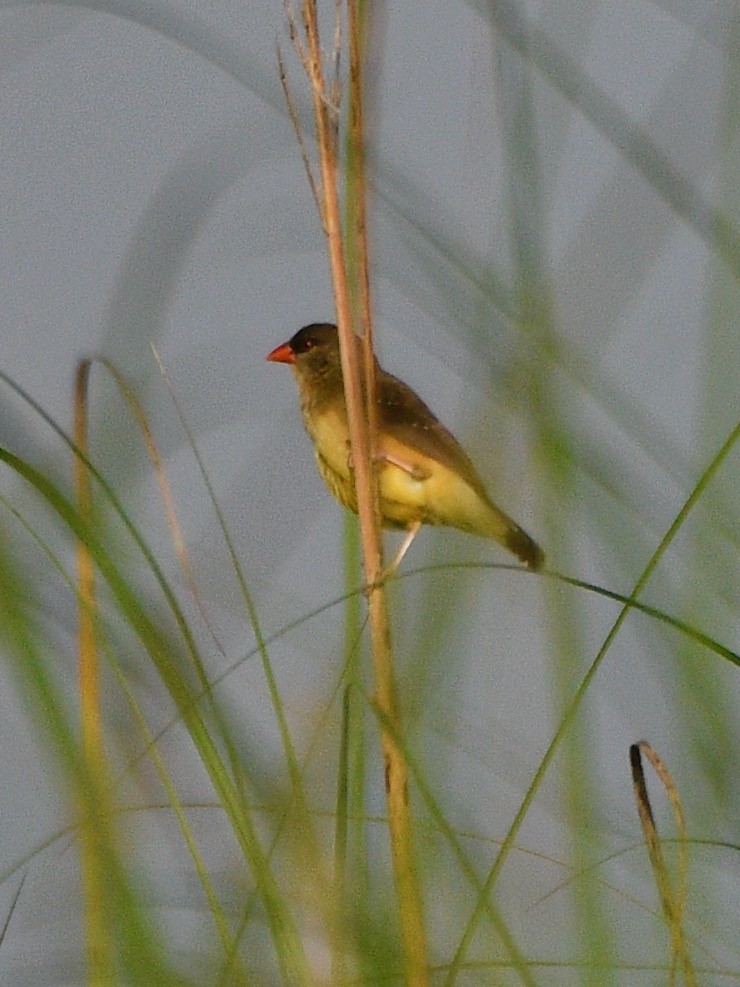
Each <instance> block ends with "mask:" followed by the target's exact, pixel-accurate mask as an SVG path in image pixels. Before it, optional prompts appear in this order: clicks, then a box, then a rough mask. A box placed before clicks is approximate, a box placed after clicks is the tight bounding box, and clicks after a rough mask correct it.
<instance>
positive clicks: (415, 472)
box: [347, 441, 429, 544]
mask: <svg viewBox="0 0 740 987" xmlns="http://www.w3.org/2000/svg"><path fill="white" fill-rule="evenodd" d="M347 447H348V448H347V469H348V470H349V471H350V473H351V472H353V470H354V468H355V464H354V460H353V458H352V448H351V447H350V445H349V441H347ZM375 462H376V463H388V464H389V465H390V466H397V467H398V469H400V470H403V471H404V473H408V475H409V476H410V477H411V478H412V479H413V480H427V479H428V478H429V473H428V472H427V470H423V469H421V467H420V466H414V464H413V463H406V462H404V460H403V459H399V458H398V457H397V456H393V455H392V454H391V453H389V452H376V453H375ZM409 544H410V543H409Z"/></svg>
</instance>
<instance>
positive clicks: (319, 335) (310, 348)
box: [267, 322, 342, 382]
mask: <svg viewBox="0 0 740 987" xmlns="http://www.w3.org/2000/svg"><path fill="white" fill-rule="evenodd" d="M267 359H268V360H271V361H272V362H273V363H287V364H290V366H292V367H293V369H294V371H295V373H296V376H297V377H298V378H299V379H300V378H303V379H304V380H307V381H316V382H318V381H319V380H322V379H326V378H327V377H333V376H335V375H337V374H338V375H339V376H340V379H341V372H342V364H341V358H340V354H339V336H338V334H337V327H336V326H335V325H332V324H331V323H329V322H315V323H313V324H312V325H310V326H304V327H303V329H299V330H298V332H297V333H296V334H295V336H293V337H292V338H291V339H289V340H288V342H287V343H283V344H282V345H281V346H277V347H275V349H274V350H273V351H272V352H271V353H268V355H267Z"/></svg>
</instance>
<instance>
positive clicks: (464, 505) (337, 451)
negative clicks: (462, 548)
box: [267, 322, 544, 575]
mask: <svg viewBox="0 0 740 987" xmlns="http://www.w3.org/2000/svg"><path fill="white" fill-rule="evenodd" d="M267 359H268V360H270V361H271V362H273V363H285V364H288V365H289V366H290V367H291V369H292V370H293V374H294V376H295V379H296V382H297V384H298V392H299V398H300V404H301V413H302V416H303V423H304V426H305V429H306V431H307V432H308V435H309V437H310V438H311V441H312V443H313V449H314V454H315V457H316V463H317V466H318V469H319V473H320V474H321V476H322V478H323V480H324V482H325V483H326V486H327V487H328V488H329V490H330V491H331V493H332V494H333V495H334V497H336V499H337V500H338V501H339V502H340V504H342V506H344V507H347V508H349V509H350V510H352V511H354V512H355V513H357V491H356V488H355V478H354V470H353V468H352V456H351V447H350V438H349V425H348V421H347V406H346V402H345V396H344V385H343V378H342V364H341V358H340V350H339V334H338V331H337V327H336V326H335V325H334V324H333V323H329V322H315V323H312V324H311V325H308V326H304V327H303V328H302V329H300V330H299V331H298V332H297V333H295V335H294V336H292V337H291V338H290V339H289V340H288V342H287V343H282V344H281V345H280V346H277V347H275V349H274V350H272V351H271V352H270V353H269V354H268V355H267ZM375 371H376V400H377V416H376V417H377V438H376V445H375V458H376V461H377V464H378V490H379V503H380V515H381V519H382V522H383V525H384V527H387V528H396V529H401V530H405V531H406V537H405V538H404V540H403V543H402V544H401V547H400V549H399V551H398V553H397V555H396V557H395V559H394V561H393V563H392V565H391V566H390V567H389V568H388V570H386V575H388V574H390V573H391V572H393V571H394V570H395V569H396V567H397V566H398V565H399V564H400V562H401V559H402V558H403V557H404V555H405V554H406V551H407V550H408V548H409V546H410V545H411V542H412V541H413V540H414V538H415V536H416V534H417V533H418V531H419V529H420V528H421V526H422V525H423V524H430V525H448V526H450V527H453V528H459V529H460V530H462V531H466V532H469V533H471V534H475V535H479V536H481V537H483V538H490V539H492V540H493V541H495V542H497V543H498V544H499V545H502V546H503V547H504V548H506V549H508V551H509V552H511V553H512V554H513V555H515V556H516V557H517V558H518V559H519V560H520V562H522V563H524V565H525V566H527V567H528V568H529V569H532V570H535V571H536V570H539V569H541V568H542V566H543V565H544V554H543V552H542V549H541V548H540V547H539V545H537V543H536V542H535V541H534V540H533V539H532V538H530V536H529V535H528V534H527V533H526V531H524V530H523V529H522V528H520V527H519V525H518V524H517V523H516V522H515V521H513V520H512V518H510V517H509V516H508V514H505V513H504V512H503V511H502V510H501V509H500V508H498V507H497V506H496V505H495V504H494V503H493V502H492V501H491V499H490V498H489V496H488V494H487V492H486V489H485V487H484V485H483V481H482V480H481V479H480V477H479V475H478V473H477V471H476V469H475V466H474V465H473V463H472V460H471V459H470V457H469V456H468V455H467V453H466V452H465V451H464V450H463V448H462V446H461V445H460V443H459V442H458V441H457V439H456V438H455V437H454V436H453V435H452V434H451V433H450V432H448V431H447V429H446V428H445V427H444V425H442V423H441V422H440V421H439V420H438V419H437V418H436V417H435V416H434V414H433V413H432V412H431V411H430V410H429V408H428V407H427V406H426V405H425V404H424V402H423V401H422V400H421V398H420V397H419V396H418V395H417V394H415V393H414V391H412V390H411V388H410V387H409V386H408V385H407V384H405V383H404V382H403V381H402V380H399V379H398V377H394V376H393V375H392V374H389V373H387V371H385V370H383V369H382V368H381V367H380V365H379V364H378V362H377V360H376V361H375Z"/></svg>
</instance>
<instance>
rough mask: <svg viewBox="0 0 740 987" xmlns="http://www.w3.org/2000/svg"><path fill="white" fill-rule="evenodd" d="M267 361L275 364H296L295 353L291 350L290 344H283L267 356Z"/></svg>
mask: <svg viewBox="0 0 740 987" xmlns="http://www.w3.org/2000/svg"><path fill="white" fill-rule="evenodd" d="M267 359H268V360H271V361H272V362H273V363H295V353H294V352H293V350H292V349H291V348H290V343H282V344H281V345H280V346H276V347H275V349H274V350H273V351H272V353H268V354H267Z"/></svg>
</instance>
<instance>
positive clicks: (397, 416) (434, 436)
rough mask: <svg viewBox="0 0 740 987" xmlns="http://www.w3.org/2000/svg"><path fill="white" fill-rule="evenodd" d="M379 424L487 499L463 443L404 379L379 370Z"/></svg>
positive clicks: (382, 430) (396, 438) (383, 429)
mask: <svg viewBox="0 0 740 987" xmlns="http://www.w3.org/2000/svg"><path fill="white" fill-rule="evenodd" d="M377 388H378V417H379V421H378V426H379V431H380V433H381V440H380V446H381V450H380V451H381V452H382V434H383V432H384V431H385V432H387V433H389V434H390V435H391V436H392V437H393V438H394V439H395V440H396V441H397V442H399V443H401V444H402V445H406V446H409V447H410V448H411V449H412V450H415V451H417V452H418V453H420V454H421V455H422V456H427V457H429V458H430V459H434V460H436V461H437V462H439V463H441V464H442V465H443V466H446V467H447V468H448V469H450V470H453V471H454V472H455V473H457V474H458V475H459V476H461V477H462V478H463V479H464V480H465V481H466V483H468V484H469V485H470V486H471V487H472V488H473V490H475V491H477V492H478V493H479V494H481V496H482V497H483V498H484V499H485V500H486V501H487V500H488V495H487V494H486V490H485V487H484V486H483V483H482V481H481V479H480V477H479V476H478V474H477V472H476V470H475V467H474V466H473V463H472V461H471V459H470V457H469V456H468V455H467V453H466V452H465V451H464V450H463V448H462V446H461V445H460V443H459V442H458V441H457V439H456V438H455V437H454V435H451V434H450V433H449V432H448V431H447V429H446V428H445V427H444V425H442V423H441V422H440V421H438V420H437V418H436V417H435V416H434V414H433V413H432V412H431V411H430V410H429V408H428V407H427V406H426V405H425V404H424V402H423V401H422V400H421V398H420V397H419V396H418V395H417V394H415V393H414V392H413V391H412V390H411V388H410V387H409V386H408V385H407V384H404V383H403V381H401V380H399V379H398V378H397V377H394V376H393V375H392V374H389V373H386V371H384V370H379V372H378V377H377Z"/></svg>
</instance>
